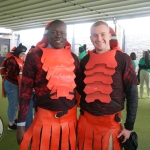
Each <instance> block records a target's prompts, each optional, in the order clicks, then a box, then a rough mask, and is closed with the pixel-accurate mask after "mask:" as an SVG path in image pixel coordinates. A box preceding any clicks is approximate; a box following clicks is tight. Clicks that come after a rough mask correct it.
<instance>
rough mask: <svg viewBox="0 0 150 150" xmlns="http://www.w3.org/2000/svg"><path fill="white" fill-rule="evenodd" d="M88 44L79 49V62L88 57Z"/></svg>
mask: <svg viewBox="0 0 150 150" xmlns="http://www.w3.org/2000/svg"><path fill="white" fill-rule="evenodd" d="M86 49H87V47H86V44H84V45H83V46H82V45H81V46H80V47H79V56H78V59H79V60H82V59H83V58H84V56H86Z"/></svg>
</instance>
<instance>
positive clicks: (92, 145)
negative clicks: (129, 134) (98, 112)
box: [77, 111, 122, 150]
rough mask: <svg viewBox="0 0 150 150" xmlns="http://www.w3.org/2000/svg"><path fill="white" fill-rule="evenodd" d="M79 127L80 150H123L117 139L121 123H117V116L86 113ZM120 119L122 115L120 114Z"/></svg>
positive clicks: (81, 118)
mask: <svg viewBox="0 0 150 150" xmlns="http://www.w3.org/2000/svg"><path fill="white" fill-rule="evenodd" d="M83 113H84V114H83V115H80V117H79V121H78V125H77V136H78V149H79V150H110V149H111V150H121V146H120V143H119V140H118V138H117V136H118V134H119V132H120V131H121V129H122V127H121V123H120V122H116V121H115V120H114V119H115V114H113V115H105V116H94V115H91V114H89V113H88V112H86V111H84V112H83ZM118 115H119V117H120V113H118Z"/></svg>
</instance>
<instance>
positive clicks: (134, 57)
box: [130, 52, 136, 71]
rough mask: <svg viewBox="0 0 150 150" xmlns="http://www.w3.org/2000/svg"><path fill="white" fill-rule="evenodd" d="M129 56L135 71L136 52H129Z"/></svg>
mask: <svg viewBox="0 0 150 150" xmlns="http://www.w3.org/2000/svg"><path fill="white" fill-rule="evenodd" d="M130 57H131V59H132V63H133V66H134V69H135V71H136V62H135V60H136V54H135V53H134V52H132V53H131V54H130Z"/></svg>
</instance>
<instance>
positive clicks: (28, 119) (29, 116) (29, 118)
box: [25, 45, 36, 130]
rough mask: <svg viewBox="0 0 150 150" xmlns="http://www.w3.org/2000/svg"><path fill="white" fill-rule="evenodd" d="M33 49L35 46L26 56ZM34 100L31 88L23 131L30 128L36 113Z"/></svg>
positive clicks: (31, 50) (31, 49)
mask: <svg viewBox="0 0 150 150" xmlns="http://www.w3.org/2000/svg"><path fill="white" fill-rule="evenodd" d="M34 49H35V46H34V45H32V46H31V48H30V50H29V52H28V54H29V53H31V52H33V51H34ZM34 99H35V90H34V88H33V92H32V95H31V99H30V104H29V108H28V113H27V116H26V124H25V130H27V129H28V128H29V127H30V125H31V123H32V121H33V116H34V114H35V112H36V110H35V100H34Z"/></svg>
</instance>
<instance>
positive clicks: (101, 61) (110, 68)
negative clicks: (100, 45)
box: [84, 47, 121, 103]
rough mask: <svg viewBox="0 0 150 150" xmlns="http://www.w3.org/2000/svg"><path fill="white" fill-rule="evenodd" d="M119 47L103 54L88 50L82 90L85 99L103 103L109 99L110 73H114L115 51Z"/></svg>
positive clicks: (110, 88)
mask: <svg viewBox="0 0 150 150" xmlns="http://www.w3.org/2000/svg"><path fill="white" fill-rule="evenodd" d="M117 50H119V51H121V50H120V48H118V47H116V48H114V49H113V50H110V51H108V52H106V53H103V54H96V53H94V51H89V55H90V58H89V61H88V63H87V64H86V66H85V68H86V70H85V72H84V73H85V75H86V77H85V79H84V83H85V84H86V86H85V88H84V92H85V93H86V98H85V100H86V101H87V102H88V103H89V102H94V101H95V100H99V101H101V102H103V103H109V102H110V101H111V98H110V93H111V92H112V90H113V89H112V87H111V84H112V82H113V80H112V75H113V74H114V73H115V67H116V66H117V62H116V59H115V55H116V51H117Z"/></svg>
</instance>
